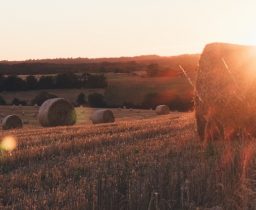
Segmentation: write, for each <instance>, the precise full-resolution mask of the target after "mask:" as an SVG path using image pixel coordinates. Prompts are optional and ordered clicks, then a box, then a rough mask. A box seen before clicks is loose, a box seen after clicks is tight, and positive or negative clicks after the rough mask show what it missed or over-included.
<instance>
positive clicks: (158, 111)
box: [156, 105, 170, 115]
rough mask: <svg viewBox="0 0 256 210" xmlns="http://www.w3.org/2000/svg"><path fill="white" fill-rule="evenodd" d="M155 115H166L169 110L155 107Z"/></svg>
mask: <svg viewBox="0 0 256 210" xmlns="http://www.w3.org/2000/svg"><path fill="white" fill-rule="evenodd" d="M156 113H157V114H158V115H166V114H169V113H170V109H169V107H168V106H166V105H158V106H157V107H156Z"/></svg>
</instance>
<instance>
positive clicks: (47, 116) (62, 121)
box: [38, 98, 76, 127]
mask: <svg viewBox="0 0 256 210" xmlns="http://www.w3.org/2000/svg"><path fill="white" fill-rule="evenodd" d="M38 119H39V122H40V124H41V125H42V126H43V127H53V126H64V125H74V124H75V123H76V112H75V109H74V107H73V105H72V104H71V103H69V102H68V101H67V100H65V99H63V98H53V99H49V100H47V101H45V102H44V103H43V104H42V105H41V107H40V109H39V113H38Z"/></svg>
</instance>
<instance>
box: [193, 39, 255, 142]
mask: <svg viewBox="0 0 256 210" xmlns="http://www.w3.org/2000/svg"><path fill="white" fill-rule="evenodd" d="M255 68H256V48H255V47H250V46H240V45H233V44H224V43H212V44H209V45H207V46H206V47H205V48H204V51H203V53H202V54H201V58H200V61H199V69H198V74H197V79H196V87H195V89H196V91H195V99H194V102H195V115H196V121H197V131H198V134H199V136H200V138H201V140H207V139H216V138H224V137H227V136H228V135H230V133H231V131H232V133H233V134H235V133H239V132H240V131H241V130H247V131H248V130H252V131H253V132H256V103H255V101H256V84H255V82H254V81H255V80H256V72H255ZM225 131H227V132H225ZM251 134H252V133H251Z"/></svg>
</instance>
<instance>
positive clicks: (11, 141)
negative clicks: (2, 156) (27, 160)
mask: <svg viewBox="0 0 256 210" xmlns="http://www.w3.org/2000/svg"><path fill="white" fill-rule="evenodd" d="M16 147H17V141H16V138H15V137H14V136H5V137H4V138H3V139H2V141H1V143H0V149H1V150H4V151H9V152H10V151H13V150H14V149H15V148H16Z"/></svg>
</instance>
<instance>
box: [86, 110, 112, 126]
mask: <svg viewBox="0 0 256 210" xmlns="http://www.w3.org/2000/svg"><path fill="white" fill-rule="evenodd" d="M90 120H91V121H92V123H93V124H99V123H112V122H115V117H114V114H113V112H112V111H111V110H109V109H101V110H97V111H95V112H94V113H93V114H92V115H91V117H90Z"/></svg>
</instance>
